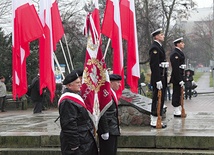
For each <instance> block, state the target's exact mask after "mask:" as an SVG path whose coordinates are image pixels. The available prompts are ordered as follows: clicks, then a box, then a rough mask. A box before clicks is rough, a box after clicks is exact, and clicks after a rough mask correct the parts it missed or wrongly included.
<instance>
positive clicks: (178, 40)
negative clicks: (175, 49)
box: [173, 37, 184, 45]
mask: <svg viewBox="0 0 214 155" xmlns="http://www.w3.org/2000/svg"><path fill="white" fill-rule="evenodd" d="M183 40H184V38H183V37H180V38H178V39H175V40H174V41H173V43H174V44H175V45H176V44H177V43H180V42H183Z"/></svg>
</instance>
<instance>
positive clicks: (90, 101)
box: [81, 0, 112, 127]
mask: <svg viewBox="0 0 214 155" xmlns="http://www.w3.org/2000/svg"><path fill="white" fill-rule="evenodd" d="M86 23H87V24H86V29H88V32H89V36H88V42H87V49H86V58H85V65H84V72H83V84H82V88H81V89H82V91H81V92H82V97H83V100H84V102H85V104H86V107H87V109H88V111H89V112H90V116H91V118H92V120H93V122H94V125H95V127H97V125H98V121H99V118H100V116H101V115H102V114H103V113H104V112H105V110H106V109H107V108H108V107H109V106H110V105H111V103H112V102H111V101H112V97H111V91H110V83H109V76H108V72H107V69H106V64H105V61H104V59H103V54H102V50H101V47H100V45H101V38H100V37H101V35H100V22H99V8H98V0H96V1H95V9H94V11H93V12H92V13H88V16H87V20H86Z"/></svg>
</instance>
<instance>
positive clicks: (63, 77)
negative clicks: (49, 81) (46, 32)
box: [53, 53, 65, 80]
mask: <svg viewBox="0 0 214 155" xmlns="http://www.w3.org/2000/svg"><path fill="white" fill-rule="evenodd" d="M53 56H54V60H55V62H56V64H57V66H58V68H59V71H60V73H61V74H62V79H63V80H64V79H65V76H64V74H63V72H62V69H61V67H60V65H59V61H58V59H57V57H56V55H55V53H53Z"/></svg>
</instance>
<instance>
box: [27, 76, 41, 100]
mask: <svg viewBox="0 0 214 155" xmlns="http://www.w3.org/2000/svg"><path fill="white" fill-rule="evenodd" d="M39 88H40V86H39V77H38V76H37V77H35V78H34V79H33V80H32V83H31V85H30V89H31V94H30V98H31V100H32V101H33V102H42V100H43V94H41V95H40V89H39Z"/></svg>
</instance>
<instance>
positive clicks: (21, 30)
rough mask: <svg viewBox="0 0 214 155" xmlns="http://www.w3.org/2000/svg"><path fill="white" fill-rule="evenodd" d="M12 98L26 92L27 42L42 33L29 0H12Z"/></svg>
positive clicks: (28, 51) (28, 52) (28, 49)
mask: <svg viewBox="0 0 214 155" xmlns="http://www.w3.org/2000/svg"><path fill="white" fill-rule="evenodd" d="M12 10H13V33H12V35H13V41H12V44H13V54H12V59H13V60H12V61H13V62H12V63H13V69H12V75H13V98H14V99H15V98H16V97H17V96H18V97H21V96H23V95H24V94H25V93H26V92H27V73H26V58H27V57H28V56H29V55H30V48H29V43H30V42H31V41H33V40H36V39H38V38H39V37H41V36H42V34H43V29H42V25H41V22H40V20H39V17H38V14H37V12H36V9H35V7H34V5H32V4H31V1H30V0H19V1H17V0H13V1H12Z"/></svg>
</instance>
